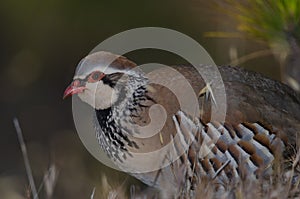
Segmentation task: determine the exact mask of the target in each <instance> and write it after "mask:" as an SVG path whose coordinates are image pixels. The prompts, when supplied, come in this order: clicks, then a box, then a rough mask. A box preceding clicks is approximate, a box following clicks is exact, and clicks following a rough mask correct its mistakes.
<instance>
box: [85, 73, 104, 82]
mask: <svg viewBox="0 0 300 199" xmlns="http://www.w3.org/2000/svg"><path fill="white" fill-rule="evenodd" d="M103 76H104V73H101V72H100V71H95V72H93V73H92V74H91V75H90V76H89V78H88V81H89V82H96V81H99V80H101V79H102V78H103Z"/></svg>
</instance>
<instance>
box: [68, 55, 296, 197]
mask: <svg viewBox="0 0 300 199" xmlns="http://www.w3.org/2000/svg"><path fill="white" fill-rule="evenodd" d="M107 60H109V61H107ZM108 65H109V67H108V68H107V66H108ZM171 67H172V68H173V69H175V70H176V71H178V72H179V73H180V74H182V75H183V76H184V79H185V80H187V81H188V82H189V83H190V85H191V86H192V89H193V91H194V93H195V94H196V95H197V94H198V93H199V92H200V91H201V90H203V88H204V87H206V86H207V85H206V83H205V82H204V81H203V79H202V77H201V76H200V75H199V74H198V73H197V71H196V70H195V69H194V68H193V67H191V66H171ZM201 67H202V68H203V69H207V70H208V68H209V66H201ZM78 68H79V69H77V72H76V74H75V77H74V79H75V80H80V81H81V82H83V81H84V80H85V79H87V77H90V76H91V74H92V73H93V72H95V71H100V72H101V74H102V73H104V75H103V78H102V77H101V79H99V80H97V83H98V84H99V85H98V87H97V88H96V90H95V91H94V93H96V96H95V97H96V102H95V103H94V104H93V103H91V101H90V99H89V94H88V91H87V90H88V89H85V87H88V86H90V85H91V84H89V82H86V83H83V84H82V86H83V88H81V90H80V91H79V90H76V88H74V87H71V88H68V89H69V90H68V89H67V91H66V93H65V95H70V94H75V93H78V95H79V97H80V98H81V99H82V100H83V101H84V102H86V103H88V104H90V105H91V106H92V107H93V108H95V111H96V119H95V125H96V135H97V139H98V141H99V144H100V146H101V147H102V148H103V149H104V151H105V152H106V153H107V154H108V156H109V157H110V158H111V159H112V160H113V161H114V162H115V163H116V164H118V165H119V166H120V167H121V168H122V169H124V171H126V172H130V174H131V175H133V176H135V177H137V178H138V179H140V180H141V181H143V182H144V183H146V184H148V185H149V186H154V187H157V188H159V189H160V190H161V191H162V193H163V195H164V197H165V198H170V197H174V196H176V197H178V196H183V197H191V198H192V197H195V195H194V194H195V192H194V190H195V189H196V187H197V184H199V183H201V179H202V177H208V178H209V179H211V180H215V181H217V182H218V183H221V184H222V183H223V184H226V183H230V182H236V181H238V179H239V177H240V176H239V175H240V174H241V171H243V173H244V174H245V175H249V176H252V177H253V179H255V178H256V177H257V175H258V173H259V174H260V175H264V176H268V175H269V174H270V172H271V171H270V169H271V167H272V166H271V165H272V163H273V161H274V159H275V157H277V154H275V153H280V154H283V155H284V157H285V158H288V157H290V156H295V152H294V148H295V147H296V144H297V143H296V141H297V136H298V134H299V131H300V122H299V121H300V97H299V95H298V94H297V93H295V92H294V91H293V90H292V89H290V88H289V87H288V86H286V85H284V84H281V83H280V82H277V81H274V80H270V79H268V78H265V77H263V76H262V75H260V74H257V73H254V72H249V71H246V70H244V69H241V68H236V67H219V68H218V69H219V71H220V74H221V76H222V79H223V82H224V85H225V90H226V97H227V113H226V118H225V121H210V117H211V110H212V109H211V107H212V106H215V104H214V102H213V100H212V99H211V98H209V97H207V96H208V95H205V96H200V97H199V99H198V100H197V101H196V103H198V104H199V109H201V110H200V112H201V115H188V114H187V113H185V112H183V111H182V109H181V107H180V102H179V99H178V98H177V96H176V95H175V94H174V93H173V92H172V91H171V90H170V89H169V88H167V87H165V86H162V85H159V84H154V83H149V82H148V80H147V78H146V77H144V74H143V73H142V72H141V71H139V70H136V69H137V68H135V64H134V63H133V62H131V61H129V60H127V59H126V58H124V57H119V56H116V55H113V54H110V53H106V52H98V53H95V54H92V55H89V56H88V57H86V58H85V59H83V61H81V63H80V64H79V66H78ZM85 68H86V70H85ZM130 69H133V70H134V72H133V73H132V72H128V71H129V70H130ZM131 71H132V70H131ZM168 73H169V71H163V70H162V71H160V73H159V76H158V77H157V78H160V79H162V80H163V81H164V82H167V83H169V85H172V86H174V87H175V88H179V90H180V91H181V93H182V95H186V94H185V91H186V89H187V88H185V87H184V86H183V84H182V82H183V81H181V79H180V78H177V79H176V80H174V79H172V78H171V79H169V77H170V74H168ZM155 75H156V74H155V73H154V77H155ZM168 75H169V76H168ZM211 80H212V82H214V79H211ZM118 83H120V84H119V85H118ZM77 91H78V92H77ZM107 94H110V98H109V96H108V97H107V99H111V100H110V101H108V102H107V103H106V101H107V99H106V95H107ZM101 100H102V101H101ZM157 104H160V105H161V106H162V107H163V108H164V111H165V113H166V115H165V116H164V111H162V110H161V109H155V110H154V109H151V107H154V105H157ZM151 114H153V115H154V116H155V117H151ZM153 115H152V116H153ZM162 121H163V122H164V123H163V127H162V128H161V129H159V128H156V127H157V126H159V125H157V126H155V124H160V122H162ZM121 124H122V125H121ZM151 124H154V126H152V127H151V128H150V130H149V128H148V129H147V127H149V126H148V125H151ZM136 126H139V128H136ZM157 130H158V132H157V133H156V134H154V135H152V134H151V133H152V132H153V131H157ZM148 134H149V135H150V134H151V136H147V135H148ZM136 135H143V136H146V138H144V137H139V136H136ZM176 135H179V137H180V139H178V140H176V139H175V137H176ZM169 143H171V145H172V146H173V148H172V149H174V151H176V153H177V154H180V157H179V159H176V160H175V159H174V161H170V160H171V159H172V157H171V156H170V157H168V156H169V154H168V153H167V152H164V153H163V152H162V153H161V155H164V156H163V159H161V158H159V157H158V156H157V158H156V157H155V156H152V158H151V159H146V158H145V159H138V158H137V157H138V156H139V155H143V154H147V153H149V152H153V151H156V150H161V149H162V148H163V147H164V146H167V145H168V144H169ZM185 145H186V146H187V150H186V151H185V147H184V146H185ZM292 151H293V153H292ZM145 157H148V156H146V155H145ZM141 160H143V161H141ZM165 161H167V162H168V161H169V162H168V164H166V165H165V164H164V162H165ZM147 164H148V165H149V164H153V165H165V166H166V167H161V168H158V169H155V170H150V171H148V170H147V172H142V173H141V172H138V173H136V172H135V168H136V167H143V165H145V166H148V165H147Z"/></svg>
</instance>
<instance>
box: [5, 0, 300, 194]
mask: <svg viewBox="0 0 300 199" xmlns="http://www.w3.org/2000/svg"><path fill="white" fill-rule="evenodd" d="M208 2H209V1H204V0H190V1H183V0H165V1H156V0H153V1H140V0H130V1H102V0H98V1H96V0H92V1H77V0H75V1H74V0H73V1H70V0H65V1H60V0H52V1H43V2H42V1H37V0H28V1H20V0H10V1H8V0H4V1H0V27H1V31H0V44H1V48H0V88H1V95H0V96H1V97H0V110H1V111H0V129H1V130H0V131H1V138H0V198H16V199H18V198H31V197H30V196H28V195H29V193H28V192H29V190H30V189H29V183H28V180H27V174H26V170H25V166H24V161H23V156H22V153H21V149H20V145H19V141H18V138H17V134H16V131H15V128H14V126H13V122H12V120H13V118H14V117H17V118H18V119H19V122H20V125H21V128H22V130H23V136H24V140H25V144H26V146H27V150H28V156H29V160H30V164H31V167H32V171H33V175H34V179H35V183H36V187H37V189H39V187H40V194H39V196H40V198H46V197H47V193H46V191H45V187H46V185H45V183H46V184H47V180H46V181H44V180H43V179H44V176H45V173H46V172H47V171H49V168H55V180H53V185H55V186H54V187H53V198H90V197H91V195H92V191H93V188H94V187H95V197H94V198H104V195H105V194H106V192H107V190H111V189H114V188H116V187H118V188H120V187H121V188H123V187H124V189H126V190H127V188H126V186H122V183H125V184H126V183H129V182H130V183H132V184H134V183H137V182H135V181H134V180H133V179H129V178H128V177H127V176H126V175H123V174H121V173H119V172H115V171H112V170H110V169H109V168H106V167H105V166H103V165H101V163H99V162H98V161H96V160H95V159H94V158H93V157H92V156H91V155H90V154H89V153H88V152H87V151H86V149H85V148H84V146H83V145H82V143H81V141H80V139H79V137H78V135H77V133H76V130H75V127H74V124H73V118H72V107H71V100H62V94H63V91H64V89H65V88H66V86H67V85H68V84H69V82H70V80H71V79H72V76H73V73H74V70H75V67H76V65H77V63H78V62H79V61H80V59H81V58H83V57H84V56H85V55H87V54H88V53H89V52H90V50H92V49H93V48H94V47H95V46H96V45H97V44H99V43H100V42H102V41H103V40H105V39H106V38H108V37H110V36H112V35H114V34H117V33H119V32H121V31H125V30H128V29H132V28H138V27H145V26H155V27H164V28H170V29H174V30H177V31H180V32H182V33H184V34H186V35H188V36H190V37H192V38H193V39H195V40H196V41H198V42H199V43H200V44H201V45H202V46H203V47H204V48H205V49H206V50H207V51H208V53H209V54H210V55H211V57H212V58H213V59H214V61H215V63H216V64H217V65H229V64H233V65H239V66H240V67H245V68H247V69H249V70H253V71H258V72H260V73H263V74H265V75H266V76H268V77H271V78H273V79H277V80H279V79H280V62H279V61H278V60H277V59H276V56H274V54H272V53H268V49H270V46H269V45H268V44H267V43H266V42H260V41H257V40H255V39H253V38H252V39H251V37H250V38H249V35H247V34H243V32H241V31H240V32H239V30H238V29H237V26H238V25H239V23H241V22H240V21H237V20H235V18H234V17H232V16H230V15H228V13H226V12H224V11H222V5H221V6H219V7H218V6H216V4H213V3H211V2H209V3H208ZM220 7H221V9H220ZM223 8H224V7H223ZM225 9H227V8H225ZM297 23H298V22H297ZM224 32H238V33H239V34H238V36H237V37H234V36H233V37H232V36H228V35H226V34H224ZM266 49H267V53H265V54H262V55H261V54H258V56H255V55H254V57H253V58H251V56H250V58H247V57H246V59H245V60H244V61H240V62H239V59H238V58H240V57H243V56H247V55H249V54H251V53H253V52H257V51H258V52H260V51H263V52H264V51H265V50H266ZM129 58H131V59H133V60H134V61H136V62H137V63H141V62H147V61H148V60H151V61H153V60H155V61H156V62H160V63H167V64H180V63H179V62H180V60H179V59H176V58H174V57H173V56H163V54H162V53H161V52H159V51H157V52H154V53H152V54H151V57H150V58H149V53H148V54H147V53H144V54H143V55H141V56H135V57H129ZM104 174H105V175H106V178H105V177H103V176H104ZM50 195H51V193H50Z"/></svg>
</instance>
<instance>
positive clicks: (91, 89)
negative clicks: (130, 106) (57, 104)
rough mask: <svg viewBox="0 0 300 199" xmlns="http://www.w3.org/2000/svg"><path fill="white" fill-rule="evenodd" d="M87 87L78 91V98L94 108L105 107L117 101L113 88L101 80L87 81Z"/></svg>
mask: <svg viewBox="0 0 300 199" xmlns="http://www.w3.org/2000/svg"><path fill="white" fill-rule="evenodd" d="M86 87H87V89H85V90H84V92H82V93H79V94H78V96H79V98H80V99H81V100H82V101H84V102H86V103H87V104H89V105H90V106H92V107H93V108H96V109H106V108H109V107H111V106H113V104H114V103H115V102H116V101H117V97H118V96H117V94H116V92H115V90H114V89H113V88H111V87H110V86H108V85H106V84H103V82H102V81H100V82H98V83H87V84H86Z"/></svg>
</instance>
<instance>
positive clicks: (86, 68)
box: [63, 51, 136, 110]
mask: <svg viewBox="0 0 300 199" xmlns="http://www.w3.org/2000/svg"><path fill="white" fill-rule="evenodd" d="M135 66H136V64H135V63H133V62H132V61H130V60H128V59H127V58H125V57H123V56H119V55H115V54H112V53H108V52H103V51H100V52H96V53H93V54H90V55H88V56H86V57H85V58H83V59H82V60H81V61H80V63H79V64H78V66H77V69H76V71H75V75H74V77H73V81H72V83H71V84H70V85H69V86H68V87H67V88H66V90H65V92H64V96H63V98H66V97H69V96H72V95H74V94H77V95H78V97H79V98H80V99H81V100H82V101H83V102H85V103H87V104H89V105H90V106H92V107H93V108H95V109H98V110H103V109H107V108H110V107H112V106H113V105H114V104H115V103H116V102H117V101H118V100H119V98H120V92H121V89H122V86H121V87H120V86H117V85H119V84H122V83H124V84H126V83H127V82H128V77H130V76H132V75H134V74H135V73H136V72H135V71H133V70H131V69H133V68H134V67H135ZM123 90H124V87H123Z"/></svg>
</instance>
